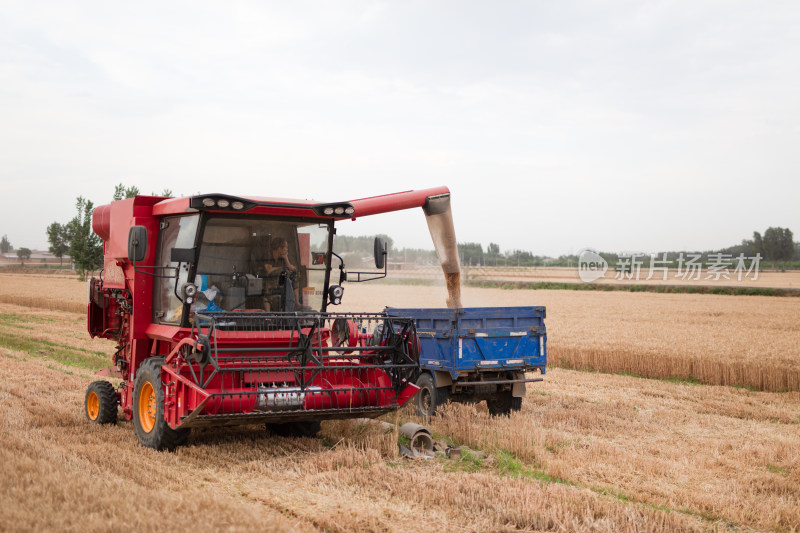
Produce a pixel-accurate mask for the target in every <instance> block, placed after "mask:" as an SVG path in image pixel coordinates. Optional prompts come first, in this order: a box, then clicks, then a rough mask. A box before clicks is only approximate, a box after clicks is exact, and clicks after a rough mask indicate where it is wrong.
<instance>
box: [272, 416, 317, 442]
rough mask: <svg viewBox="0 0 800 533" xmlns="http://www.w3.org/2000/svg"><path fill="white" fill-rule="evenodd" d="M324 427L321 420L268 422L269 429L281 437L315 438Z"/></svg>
mask: <svg viewBox="0 0 800 533" xmlns="http://www.w3.org/2000/svg"><path fill="white" fill-rule="evenodd" d="M320 429H322V425H321V424H320V421H319V420H312V421H308V422H286V423H283V424H269V423H268V424H267V431H269V432H270V433H272V434H273V435H278V436H279V437H311V438H314V437H316V436H317V433H319V430H320Z"/></svg>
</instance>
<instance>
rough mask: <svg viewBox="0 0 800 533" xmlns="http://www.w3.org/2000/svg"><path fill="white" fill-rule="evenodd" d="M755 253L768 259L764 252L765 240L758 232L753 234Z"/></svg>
mask: <svg viewBox="0 0 800 533" xmlns="http://www.w3.org/2000/svg"><path fill="white" fill-rule="evenodd" d="M753 251H754V252H755V254H761V257H764V258H766V256H767V254H766V252H765V251H764V239H762V238H761V234H760V233H759V232H757V231H754V232H753ZM755 254H754V255H755Z"/></svg>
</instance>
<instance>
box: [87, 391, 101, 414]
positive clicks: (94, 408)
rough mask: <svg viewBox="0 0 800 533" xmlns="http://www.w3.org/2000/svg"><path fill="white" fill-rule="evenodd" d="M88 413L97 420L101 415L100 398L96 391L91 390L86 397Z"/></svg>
mask: <svg viewBox="0 0 800 533" xmlns="http://www.w3.org/2000/svg"><path fill="white" fill-rule="evenodd" d="M86 413H87V414H88V415H89V418H90V419H91V420H97V417H98V416H99V415H100V398H98V397H97V393H96V392H90V393H89V395H88V396H87V397H86Z"/></svg>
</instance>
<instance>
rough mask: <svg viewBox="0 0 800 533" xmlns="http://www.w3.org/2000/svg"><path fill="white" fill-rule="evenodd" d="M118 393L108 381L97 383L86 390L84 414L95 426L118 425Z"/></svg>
mask: <svg viewBox="0 0 800 533" xmlns="http://www.w3.org/2000/svg"><path fill="white" fill-rule="evenodd" d="M118 405H119V402H118V401H117V393H116V392H114V385H112V384H111V383H109V382H108V381H95V382H94V383H92V384H91V385H89V387H88V388H87V389H86V398H85V399H84V402H83V413H84V414H85V415H86V419H87V420H88V421H89V422H92V423H94V424H116V423H117V406H118Z"/></svg>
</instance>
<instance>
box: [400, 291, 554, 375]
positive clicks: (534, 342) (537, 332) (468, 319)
mask: <svg viewBox="0 0 800 533" xmlns="http://www.w3.org/2000/svg"><path fill="white" fill-rule="evenodd" d="M385 311H386V313H387V314H389V315H390V316H398V317H410V318H413V319H414V320H415V322H416V325H417V334H418V335H419V338H420V343H421V352H422V353H421V356H420V366H421V367H422V368H423V369H427V370H430V371H439V372H441V371H446V372H449V374H450V376H451V378H452V379H453V380H454V381H455V380H457V379H458V378H459V376H462V375H464V376H466V375H467V374H471V375H474V374H476V373H477V374H481V373H486V372H492V373H496V372H502V371H504V370H506V371H514V372H525V371H532V370H539V371H540V372H541V373H542V374H544V373H545V366H546V364H547V332H546V329H545V324H544V319H545V308H544V307H540V306H537V307H466V308H460V309H449V308H433V309H420V308H416V309H415V308H392V307H387V308H386V309H385Z"/></svg>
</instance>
